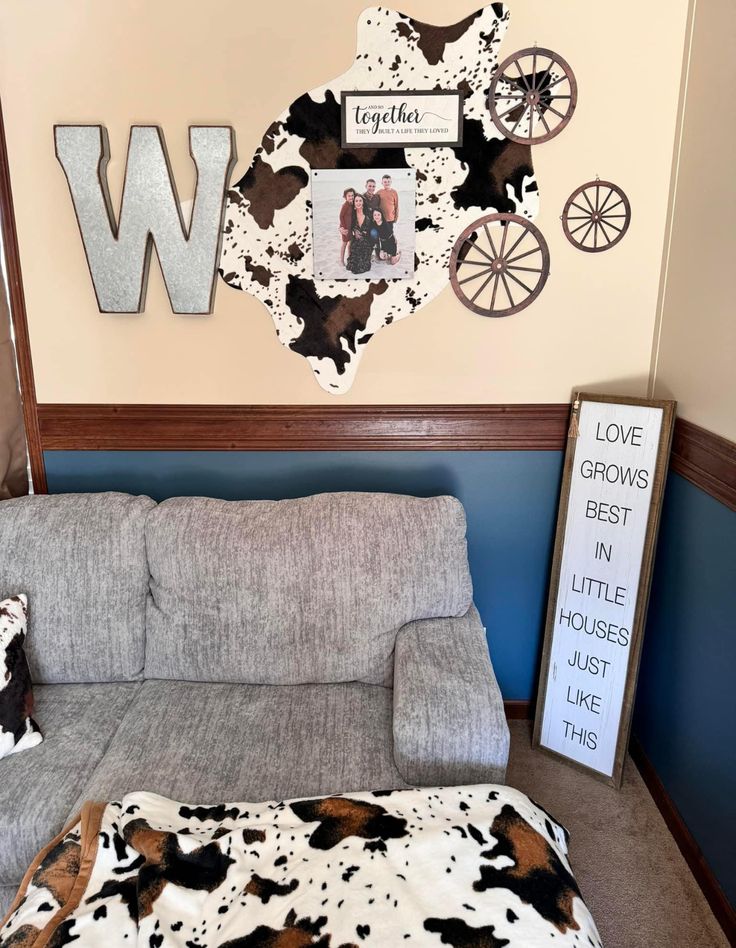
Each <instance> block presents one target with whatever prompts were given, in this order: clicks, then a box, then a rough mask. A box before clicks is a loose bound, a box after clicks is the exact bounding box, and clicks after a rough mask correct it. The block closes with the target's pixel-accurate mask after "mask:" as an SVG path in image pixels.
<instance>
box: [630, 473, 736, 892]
mask: <svg viewBox="0 0 736 948" xmlns="http://www.w3.org/2000/svg"><path fill="white" fill-rule="evenodd" d="M634 732H635V733H636V734H637V736H638V737H639V738H640V740H641V742H642V744H643V746H644V750H645V751H646V754H647V756H648V757H649V759H650V760H651V762H652V763H653V764H654V767H655V769H656V771H657V773H658V774H659V777H660V779H661V780H662V783H663V784H664V786H665V788H666V789H667V792H668V793H669V795H670V797H671V798H672V799H673V801H674V802H675V804H676V806H677V808H678V809H679V811H680V814H681V815H682V817H683V819H684V820H685V822H686V824H687V826H688V828H689V829H690V832H691V833H692V834H693V836H694V837H695V839H696V840H697V842H698V844H699V846H700V848H701V849H702V851H703V854H704V856H705V858H706V861H707V862H708V864H709V865H710V867H711V869H712V870H713V872H714V873H715V875H716V878H717V879H718V880H719V882H720V884H721V887H722V888H723V890H724V892H725V894H726V896H727V898H728V899H729V900H730V902H731V904H732V905H736V858H735V857H736V513H734V512H733V511H731V510H729V509H728V508H727V507H725V506H724V505H723V504H720V503H718V501H716V500H714V499H713V498H712V497H710V496H709V495H708V494H705V493H704V492H703V491H701V490H699V489H698V488H697V487H694V486H693V485H692V484H690V483H688V482H687V481H685V480H684V479H682V478H681V477H678V476H677V475H670V477H669V479H668V484H667V491H666V494H665V501H664V508H663V511H662V524H661V528H660V536H659V546H658V551H657V563H656V567H655V573H654V581H653V585H652V596H651V600H650V606H649V621H648V624H647V631H646V636H645V638H644V648H643V653H642V663H641V671H640V675H639V688H638V695H637V702H636V711H635V717H634Z"/></svg>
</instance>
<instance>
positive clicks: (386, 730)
mask: <svg viewBox="0 0 736 948" xmlns="http://www.w3.org/2000/svg"><path fill="white" fill-rule="evenodd" d="M392 697H393V692H392V691H391V689H389V688H384V687H382V686H381V685H366V684H359V683H355V682H353V683H344V684H330V685H239V684H204V683H196V684H193V683H190V682H175V681H147V682H144V683H143V685H142V686H141V690H140V692H139V693H138V695H137V696H136V699H135V701H134V703H133V705H132V706H131V708H130V710H129V712H128V714H127V715H126V717H125V720H124V721H123V722H122V724H121V726H120V728H119V730H118V732H117V734H116V735H115V738H114V739H113V742H112V744H111V745H110V748H109V750H108V752H107V753H106V754H105V757H104V759H103V761H102V763H101V765H100V766H99V767H98V768H97V770H96V771H95V773H94V774H93V776H92V779H91V780H90V781H89V783H88V785H87V787H86V789H85V791H84V794H83V795H82V796H81V797H80V800H79V801H78V803H79V804H81V802H83V800H84V799H96V800H117V799H120V797H121V796H122V795H123V794H124V793H129V792H131V791H133V790H150V791H153V792H155V793H160V794H163V795H164V796H167V797H171V798H173V799H174V800H180V801H184V802H189V803H218V802H226V801H237V800H243V801H258V800H273V799H275V800H281V799H288V798H290V797H296V796H306V795H308V794H319V793H334V792H338V791H345V790H361V789H373V788H377V789H388V788H392V787H403V786H406V784H405V783H404V781H403V780H402V778H401V776H400V775H399V773H398V771H397V770H396V767H395V765H394V759H393V749H392V728H391V721H392ZM29 756H30V755H29Z"/></svg>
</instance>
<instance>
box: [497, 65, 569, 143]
mask: <svg viewBox="0 0 736 948" xmlns="http://www.w3.org/2000/svg"><path fill="white" fill-rule="evenodd" d="M577 101H578V84H577V82H576V80H575V74H574V73H573V71H572V69H571V68H570V65H569V64H568V63H567V62H565V60H564V59H563V58H562V56H559V55H558V54H557V53H555V52H553V51H552V50H551V49H543V48H541V47H537V46H533V47H531V48H530V49H520V50H519V52H518V53H514V54H513V56H509V57H508V59H504V61H503V62H502V63H501V65H500V66H499V67H498V69H497V70H496V72H495V73H494V75H493V79H492V80H491V88H490V90H489V92H488V108H489V109H490V112H491V118H492V119H493V123H494V125H495V126H496V128H497V129H498V130H499V132H501V133H502V134H503V135H505V136H506V138H510V139H511V141H512V142H519V143H520V144H522V145H537V144H541V143H542V142H548V141H549V140H550V139H551V138H554V137H555V135H559V134H560V132H561V131H562V129H563V128H564V127H565V126H566V125H567V123H568V122H569V121H570V119H571V118H572V113H573V112H574V111H575V106H576V104H577Z"/></svg>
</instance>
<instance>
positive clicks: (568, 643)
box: [535, 396, 674, 785]
mask: <svg viewBox="0 0 736 948" xmlns="http://www.w3.org/2000/svg"><path fill="white" fill-rule="evenodd" d="M601 398H603V400H598V399H601ZM673 415H674V403H673V402H665V403H663V402H646V401H644V400H643V399H624V400H620V401H617V400H614V399H612V398H607V397H601V396H581V397H580V399H579V402H576V407H575V408H574V413H573V421H572V423H571V435H570V439H569V443H568V455H567V459H566V468H565V478H564V481H563V499H562V503H561V509H560V520H559V522H558V538H557V545H556V550H555V563H554V566H553V577H552V588H551V590H550V602H549V608H548V615H547V633H546V642H545V654H544V660H543V667H542V679H541V680H540V701H539V703H538V709H537V722H536V726H535V745H537V746H539V747H542V748H544V749H546V750H548V751H551V752H553V753H555V754H558V755H560V756H562V757H565V758H566V759H568V760H572V761H574V762H575V763H577V764H578V765H580V766H582V767H584V768H586V769H588V770H591V771H593V772H594V773H596V775H598V776H601V777H603V778H604V779H608V780H609V781H610V782H612V783H614V784H615V785H620V779H621V770H622V765H623V754H622V752H621V747H622V738H623V746H624V747H625V743H626V741H627V740H628V732H629V725H630V716H631V710H632V706H633V692H634V686H635V678H636V672H637V669H638V663H639V653H640V648H641V638H642V631H643V622H644V617H645V614H646V603H647V599H648V594H649V584H650V580H651V575H650V574H651V560H652V555H653V549H654V540H655V536H656V528H657V525H658V521H659V508H660V506H661V498H662V488H663V483H664V471H665V470H666V461H667V456H668V454H669V444H670V439H671V429H672V417H673ZM576 429H577V430H576ZM563 508H564V509H563Z"/></svg>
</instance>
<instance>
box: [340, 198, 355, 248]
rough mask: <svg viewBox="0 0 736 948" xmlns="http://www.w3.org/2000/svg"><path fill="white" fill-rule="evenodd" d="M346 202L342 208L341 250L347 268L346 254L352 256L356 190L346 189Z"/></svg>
mask: <svg viewBox="0 0 736 948" xmlns="http://www.w3.org/2000/svg"><path fill="white" fill-rule="evenodd" d="M342 196H343V198H344V202H343V205H342V207H341V208H340V236H341V237H342V247H341V248H340V263H341V264H342V266H345V254H346V253H347V254H348V256H349V255H350V232H351V230H352V224H353V202H354V200H355V188H345V190H344V191H343V192H342Z"/></svg>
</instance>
